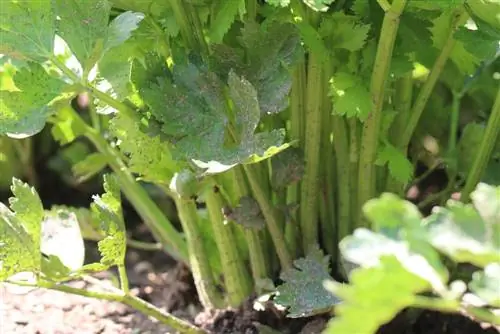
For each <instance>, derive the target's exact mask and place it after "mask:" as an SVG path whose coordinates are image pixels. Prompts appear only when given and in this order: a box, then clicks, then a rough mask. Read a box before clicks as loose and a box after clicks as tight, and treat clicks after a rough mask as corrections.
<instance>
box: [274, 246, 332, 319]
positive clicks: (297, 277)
mask: <svg viewBox="0 0 500 334" xmlns="http://www.w3.org/2000/svg"><path fill="white" fill-rule="evenodd" d="M329 261H330V259H329V256H325V255H323V252H322V251H321V250H320V249H319V248H316V249H314V250H313V251H311V252H310V253H309V254H308V255H307V256H306V257H304V258H300V259H297V260H295V261H294V265H295V268H294V269H290V270H288V271H285V272H283V273H282V274H281V276H280V277H281V279H282V280H283V281H284V282H285V283H283V284H282V285H280V286H279V287H278V291H277V292H278V293H277V295H276V297H275V299H274V301H275V302H276V303H277V304H279V305H283V306H286V307H288V315H287V316H288V317H290V318H300V317H308V316H312V315H315V314H320V313H326V312H329V311H330V310H331V309H332V308H333V307H334V306H335V305H337V304H338V303H339V302H340V301H339V299H338V298H337V297H335V296H334V295H332V294H329V293H328V292H327V290H326V289H325V288H324V286H323V282H324V281H325V280H331V279H332V278H331V276H330V274H329Z"/></svg>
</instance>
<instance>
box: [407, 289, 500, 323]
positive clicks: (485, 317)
mask: <svg viewBox="0 0 500 334" xmlns="http://www.w3.org/2000/svg"><path fill="white" fill-rule="evenodd" d="M413 298H414V299H413V303H412V305H411V306H412V307H415V308H422V309H428V310H435V311H439V312H446V313H462V312H464V311H465V313H467V314H469V315H470V316H473V317H474V318H476V319H477V320H479V321H484V322H487V323H490V324H493V325H495V326H498V325H500V316H498V315H495V314H494V313H492V312H490V311H488V310H487V309H482V308H479V307H474V306H464V305H461V303H460V302H459V301H457V300H444V299H439V298H429V297H424V296H414V297H413Z"/></svg>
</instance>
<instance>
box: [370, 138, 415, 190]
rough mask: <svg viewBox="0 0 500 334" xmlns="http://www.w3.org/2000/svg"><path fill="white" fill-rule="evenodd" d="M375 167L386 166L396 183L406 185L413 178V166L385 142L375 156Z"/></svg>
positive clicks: (398, 151)
mask: <svg viewBox="0 0 500 334" xmlns="http://www.w3.org/2000/svg"><path fill="white" fill-rule="evenodd" d="M376 164H377V165H385V164H387V165H388V167H389V172H390V173H391V175H392V176H393V177H394V178H395V179H396V180H397V181H398V182H401V183H403V184H406V183H407V182H408V181H410V179H411V177H412V176H413V165H412V163H411V162H410V160H408V158H406V156H405V155H404V154H403V153H402V152H401V151H400V150H398V149H397V148H396V147H394V146H392V145H391V144H389V143H388V142H386V143H385V144H384V145H383V146H382V147H381V148H380V149H379V150H378V155H377V161H376Z"/></svg>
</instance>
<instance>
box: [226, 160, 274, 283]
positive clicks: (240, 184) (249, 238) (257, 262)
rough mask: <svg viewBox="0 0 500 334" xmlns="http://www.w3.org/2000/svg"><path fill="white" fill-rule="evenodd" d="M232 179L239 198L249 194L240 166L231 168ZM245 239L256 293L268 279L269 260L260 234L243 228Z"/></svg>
mask: <svg viewBox="0 0 500 334" xmlns="http://www.w3.org/2000/svg"><path fill="white" fill-rule="evenodd" d="M231 172H232V173H233V179H234V181H235V190H236V191H235V192H236V196H237V197H238V199H239V198H241V197H243V196H247V195H249V194H250V190H249V189H248V185H247V180H246V178H245V175H244V172H243V170H242V167H241V166H238V167H235V168H233V170H232V171H231ZM244 232H245V239H246V242H247V244H248V250H249V253H250V267H251V269H252V276H253V280H254V283H255V287H256V290H257V291H260V288H259V282H262V281H263V280H264V279H266V278H268V277H269V258H268V257H266V253H265V252H264V247H263V246H262V244H263V243H262V240H261V239H262V232H259V231H255V230H251V229H249V228H244Z"/></svg>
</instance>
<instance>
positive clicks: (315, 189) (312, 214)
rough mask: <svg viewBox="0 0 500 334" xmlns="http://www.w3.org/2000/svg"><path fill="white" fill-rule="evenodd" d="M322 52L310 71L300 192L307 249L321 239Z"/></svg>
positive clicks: (312, 58)
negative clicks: (319, 233)
mask: <svg viewBox="0 0 500 334" xmlns="http://www.w3.org/2000/svg"><path fill="white" fill-rule="evenodd" d="M322 65H323V64H322V57H321V55H315V54H310V55H309V64H308V71H307V93H306V94H307V100H306V109H305V123H306V128H305V134H306V135H305V139H304V156H305V171H304V177H303V179H302V185H301V194H300V227H301V233H302V247H303V248H304V251H305V252H306V253H307V252H308V251H309V250H310V249H311V248H313V247H315V245H316V244H317V242H318V240H317V239H318V198H319V196H318V193H319V163H320V148H321V126H322V124H321V118H322V109H321V108H322V102H323V92H324V89H323V81H324V76H323V70H324V67H323V66H322Z"/></svg>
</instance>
